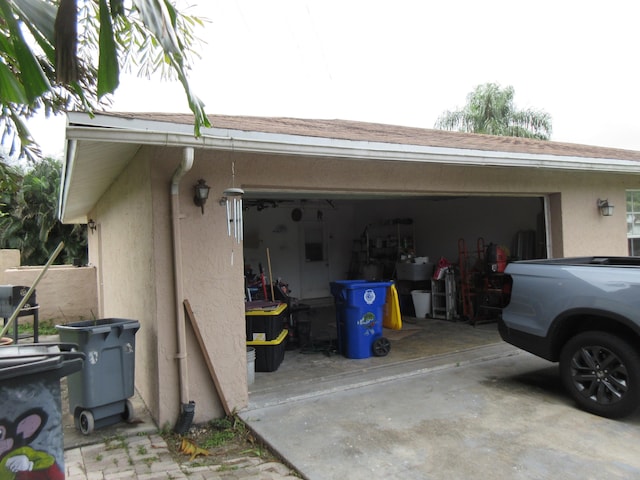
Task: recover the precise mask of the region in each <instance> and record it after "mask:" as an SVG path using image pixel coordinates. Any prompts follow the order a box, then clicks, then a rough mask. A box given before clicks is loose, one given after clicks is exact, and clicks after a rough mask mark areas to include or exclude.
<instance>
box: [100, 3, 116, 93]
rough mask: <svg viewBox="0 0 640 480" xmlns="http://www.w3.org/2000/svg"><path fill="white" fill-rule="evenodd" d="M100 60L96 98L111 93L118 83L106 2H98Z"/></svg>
mask: <svg viewBox="0 0 640 480" xmlns="http://www.w3.org/2000/svg"><path fill="white" fill-rule="evenodd" d="M99 14H100V37H99V48H100V59H99V61H98V98H101V97H102V96H104V95H106V94H108V93H113V92H114V91H115V90H116V88H118V85H119V83H120V80H119V78H120V68H119V66H118V51H117V46H116V40H115V36H114V33H113V24H112V23H111V12H110V10H109V5H107V0H100V12H99Z"/></svg>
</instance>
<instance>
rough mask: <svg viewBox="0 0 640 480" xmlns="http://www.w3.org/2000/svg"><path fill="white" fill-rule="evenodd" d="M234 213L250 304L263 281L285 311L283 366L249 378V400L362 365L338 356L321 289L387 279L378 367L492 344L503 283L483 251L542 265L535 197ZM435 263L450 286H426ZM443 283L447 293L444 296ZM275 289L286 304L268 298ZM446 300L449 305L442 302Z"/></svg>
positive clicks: (265, 201)
mask: <svg viewBox="0 0 640 480" xmlns="http://www.w3.org/2000/svg"><path fill="white" fill-rule="evenodd" d="M280 195H282V193H280ZM244 209H245V210H244V231H245V237H244V249H243V251H244V261H245V271H246V273H247V287H248V298H249V299H250V300H254V299H255V298H257V299H262V298H264V297H265V294H264V292H265V290H262V288H263V287H262V283H261V278H263V279H264V283H265V284H266V298H267V299H271V290H270V285H271V282H272V281H273V283H274V285H276V289H275V290H274V298H275V300H279V301H284V302H287V303H288V304H289V308H290V310H291V311H290V313H289V316H288V325H286V327H287V328H288V329H289V330H291V333H290V335H289V336H288V338H287V342H288V344H287V346H286V348H285V355H284V358H283V360H282V364H281V365H279V366H278V367H277V370H276V371H272V372H264V373H262V372H257V373H256V379H257V382H256V384H255V386H254V387H253V388H252V389H251V393H252V394H253V395H252V401H253V400H255V398H256V397H259V396H260V395H262V394H264V390H263V389H264V388H266V389H267V390H269V391H270V390H271V389H273V388H274V385H275V384H278V385H279V388H281V389H283V390H286V389H288V388H291V387H292V386H293V385H292V383H293V384H295V386H298V387H299V384H300V383H301V382H302V383H304V382H305V381H311V382H313V381H314V378H317V377H322V378H325V377H327V376H330V375H331V372H332V371H340V372H344V370H345V369H346V370H350V369H356V370H357V369H361V368H362V367H363V365H362V364H361V363H362V361H361V360H349V359H347V358H344V357H343V356H341V355H339V354H338V352H337V350H339V348H338V347H339V345H338V343H337V332H336V312H335V306H334V299H333V297H332V296H331V292H330V284H331V282H334V281H336V280H351V279H365V280H367V281H370V282H377V281H387V280H390V281H393V282H394V285H395V287H396V289H397V292H398V298H399V306H400V311H401V315H402V320H403V325H402V329H401V330H400V331H394V330H392V329H388V328H384V329H383V336H384V337H385V338H389V342H390V352H389V355H388V356H385V357H386V358H379V359H378V358H372V359H368V360H366V363H374V364H377V365H379V366H384V365H389V364H393V363H396V362H401V361H409V360H415V359H418V358H421V357H426V356H431V355H438V354H444V353H450V352H455V351H460V350H464V349H467V348H473V347H478V346H481V345H484V344H488V343H493V342H499V338H498V335H497V330H496V323H495V322H496V319H497V316H498V314H499V312H500V307H501V302H502V301H503V298H504V297H505V296H506V294H507V291H506V290H507V288H508V286H507V285H503V278H502V276H501V273H500V272H497V271H495V272H491V268H492V265H491V264H490V263H489V259H488V258H487V249H492V248H495V247H499V248H500V249H501V250H502V251H504V252H505V254H506V255H507V257H508V260H509V261H511V260H514V259H531V258H545V257H546V229H545V213H544V212H545V199H544V197H541V196H501V197H498V196H486V195H485V196H453V195H450V196H441V195H439V196H413V197H409V198H408V197H406V196H399V195H397V194H396V195H395V196H394V195H387V196H385V197H384V198H376V196H374V195H366V194H361V195H359V196H354V195H351V196H347V195H343V196H335V195H334V196H332V195H330V194H325V195H324V196H322V195H320V194H316V195H314V196H313V197H309V196H305V197H299V196H297V195H296V194H292V193H288V194H286V195H284V196H278V193H277V192H274V193H272V194H268V195H267V194H265V192H260V195H259V196H258V194H252V193H251V192H246V193H245V199H244ZM416 262H418V263H416ZM444 264H448V265H450V268H449V269H448V271H450V273H451V274H450V275H449V277H450V281H449V282H445V280H444V277H441V280H434V273H435V271H436V270H437V268H438V266H439V265H444ZM493 268H494V269H496V270H497V269H498V268H497V265H493ZM500 270H502V268H500ZM488 272H491V273H490V274H489V273H488ZM261 274H262V275H261ZM451 280H452V281H453V285H454V287H453V288H454V290H453V291H452V292H450V294H451V295H450V296H449V297H447V296H446V295H444V294H443V293H446V289H447V285H449V284H450V283H451ZM283 285H285V287H284V288H285V289H286V291H287V293H288V296H289V298H285V297H284V296H282V294H281V293H280V290H279V289H278V287H282V286H283ZM503 286H504V288H503ZM412 292H413V294H412ZM447 298H453V300H454V305H447ZM416 302H418V303H419V304H418V305H417V310H418V311H416V305H415V304H416ZM421 302H422V304H421ZM425 302H426V303H425ZM425 312H426V313H425ZM258 348H261V349H263V350H268V349H269V348H271V349H273V350H275V349H276V348H277V347H275V346H271V347H265V346H261V347H258ZM343 353H344V352H343ZM334 356H337V358H332V357H334ZM370 356H371V357H375V356H376V354H375V352H372V353H371V355H370ZM319 364H320V365H323V366H324V367H325V368H319V367H318V365H319ZM312 366H315V368H313V367H312ZM259 370H260V369H259Z"/></svg>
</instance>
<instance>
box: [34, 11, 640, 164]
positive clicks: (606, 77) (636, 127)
mask: <svg viewBox="0 0 640 480" xmlns="http://www.w3.org/2000/svg"><path fill="white" fill-rule="evenodd" d="M178 5H179V8H182V9H183V10H185V9H184V6H185V5H191V7H190V8H189V9H187V10H185V11H188V12H190V13H193V14H196V15H198V16H201V17H204V18H206V19H208V23H206V27H205V29H204V30H200V31H198V32H197V34H198V35H199V36H200V37H201V38H203V40H204V41H206V44H203V45H202V46H201V47H200V51H201V54H202V59H201V60H198V61H197V62H196V63H195V65H194V67H193V71H192V73H191V77H190V78H191V81H192V83H193V85H194V87H195V90H196V92H197V93H198V95H199V96H200V97H201V98H202V99H203V100H204V102H205V104H206V111H207V113H209V114H228V115H256V116H288V117H300V118H339V119H348V120H360V121H365V122H379V123H387V124H395V125H407V126H416V127H424V128H433V126H434V123H435V122H436V120H437V118H438V116H440V115H441V114H442V113H443V112H444V111H446V110H454V109H458V108H461V107H463V106H464V104H465V102H466V96H467V94H468V93H469V92H471V91H472V90H473V89H474V88H475V87H476V86H477V85H480V84H483V83H487V82H494V83H498V84H500V85H502V86H503V87H506V86H509V85H511V86H513V87H514V89H515V99H514V100H515V104H516V107H518V108H534V109H539V110H544V111H546V112H547V113H549V114H550V115H551V118H552V120H553V132H552V137H551V139H552V140H555V141H563V142H572V143H583V144H589V145H599V146H610V147H616V148H625V149H632V150H640V121H639V120H638V115H639V113H640V95H639V94H638V88H639V86H640V67H639V58H640V55H639V53H638V52H639V50H640V28H639V27H638V25H640V2H638V1H637V0H621V1H616V0H613V1H611V2H602V1H598V2H596V1H589V0H580V1H573V0H538V1H536V2H523V1H517V0H502V1H501V0H490V1H481V0H459V1H456V0H446V1H442V0H440V1H436V0H433V1H432V0H395V1H394V2H391V1H389V0H387V1H378V0H191V1H189V2H187V1H180V2H179V3H178ZM111 110H113V111H162V112H187V111H188V106H187V102H186V98H185V96H184V92H183V90H182V88H181V87H180V86H179V84H172V83H167V82H162V81H160V80H150V81H149V80H144V81H143V80H139V79H136V78H132V77H129V76H124V77H123V78H122V83H121V87H120V89H119V90H118V92H117V94H116V96H115V103H114V105H113V107H112V108H111ZM32 129H33V133H34V136H35V137H36V140H37V141H39V142H40V143H41V144H42V146H43V149H44V151H45V154H50V155H59V154H60V152H62V150H63V148H64V120H63V119H62V118H60V119H57V120H55V121H51V120H50V121H47V122H33V123H32Z"/></svg>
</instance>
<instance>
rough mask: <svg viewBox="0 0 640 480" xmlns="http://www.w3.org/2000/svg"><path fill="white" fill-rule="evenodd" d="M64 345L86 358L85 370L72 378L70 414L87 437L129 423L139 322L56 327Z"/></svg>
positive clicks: (119, 320)
mask: <svg viewBox="0 0 640 480" xmlns="http://www.w3.org/2000/svg"><path fill="white" fill-rule="evenodd" d="M56 328H57V329H58V332H59V333H60V340H61V341H63V342H70V343H75V344H77V345H78V348H79V350H80V351H82V352H84V354H85V355H86V362H85V364H84V367H83V369H82V370H81V371H80V372H78V373H75V374H73V375H70V376H69V379H68V385H69V411H70V412H71V413H72V414H73V417H74V420H75V424H76V428H77V429H78V430H80V431H81V432H82V433H84V434H85V435H88V434H89V433H91V432H92V431H93V430H94V428H101V427H104V426H107V425H112V424H114V423H118V422H119V421H121V420H125V421H130V420H132V419H133V417H134V411H133V405H132V403H131V401H130V400H129V398H130V397H132V396H133V394H134V387H135V382H134V379H135V352H136V338H135V334H136V332H137V331H138V329H139V328H140V323H139V322H138V321H137V320H127V319H122V318H104V319H99V320H88V321H84V322H76V323H70V324H68V325H56Z"/></svg>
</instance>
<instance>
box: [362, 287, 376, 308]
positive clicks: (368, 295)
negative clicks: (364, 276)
mask: <svg viewBox="0 0 640 480" xmlns="http://www.w3.org/2000/svg"><path fill="white" fill-rule="evenodd" d="M364 301H365V302H367V305H371V304H372V303H373V302H375V301H376V292H374V291H373V290H372V289H371V288H368V289H367V290H365V291H364Z"/></svg>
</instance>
